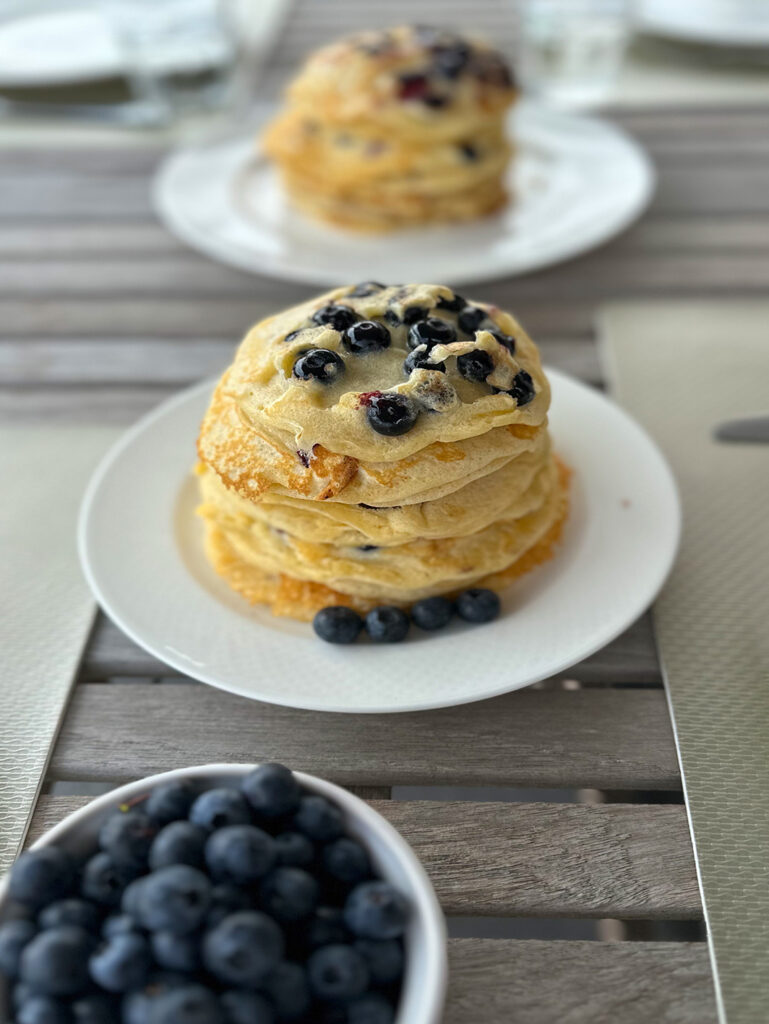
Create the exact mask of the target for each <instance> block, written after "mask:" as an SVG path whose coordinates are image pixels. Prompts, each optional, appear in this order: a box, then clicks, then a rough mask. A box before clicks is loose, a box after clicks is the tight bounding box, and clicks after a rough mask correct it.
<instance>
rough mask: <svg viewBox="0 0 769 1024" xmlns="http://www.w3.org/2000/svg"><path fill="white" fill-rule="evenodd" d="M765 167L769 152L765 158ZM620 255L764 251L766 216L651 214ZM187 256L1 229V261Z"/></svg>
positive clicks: (115, 234) (156, 247) (114, 226)
mask: <svg viewBox="0 0 769 1024" xmlns="http://www.w3.org/2000/svg"><path fill="white" fill-rule="evenodd" d="M767 161H768V162H769V153H768V154H767ZM621 244H622V247H623V250H624V249H627V250H630V249H632V250H634V251H635V250H638V251H642V252H647V251H654V252H658V251H660V250H665V251H666V252H667V253H669V254H670V253H672V252H674V251H677V250H696V251H698V252H703V253H704V252H726V251H729V250H740V249H742V250H751V251H752V250H760V251H765V250H766V249H767V248H769V216H767V215H758V214H753V215H752V216H751V215H748V214H736V215H734V216H728V215H726V216H721V217H714V216H709V215H707V214H705V215H703V213H702V211H696V215H690V216H680V215H678V216H675V217H665V218H662V217H658V216H657V217H655V216H654V214H653V212H652V213H651V214H650V215H648V216H646V217H644V218H643V219H642V220H641V221H639V222H638V223H637V224H636V225H634V226H633V227H632V228H631V229H630V230H629V231H628V232H627V233H626V234H625V235H624V236H623V239H622V243H621ZM184 254H189V250H188V249H187V248H186V246H185V245H184V243H183V242H181V241H179V240H177V239H175V238H174V236H173V235H171V234H170V233H169V232H168V231H167V230H166V229H165V228H164V227H163V226H162V225H161V224H155V223H149V222H141V223H138V224H137V223H134V222H133V221H98V222H96V223H92V224H87V223H86V224H84V223H82V222H81V221H79V220H73V221H72V222H64V223H59V222H55V223H52V224H51V223H48V224H45V225H35V224H24V225H14V224H6V225H5V226H4V227H3V230H2V232H0V257H9V256H11V257H13V258H14V259H16V260H20V259H24V260H29V261H32V260H38V259H51V258H52V257H56V256H66V257H67V258H69V259H71V260H79V259H83V258H86V259H87V258H92V257H94V256H105V257H107V258H109V259H111V260H121V259H125V258H126V257H130V256H135V255H142V256H153V257H157V256H158V255H162V256H182V255H184Z"/></svg>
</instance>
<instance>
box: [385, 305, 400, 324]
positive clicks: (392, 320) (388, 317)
mask: <svg viewBox="0 0 769 1024" xmlns="http://www.w3.org/2000/svg"><path fill="white" fill-rule="evenodd" d="M382 319H383V320H385V321H386V322H387V323H388V324H389V325H390V326H391V327H399V326H400V324H401V318H400V317H399V316H398V314H397V313H396V312H395V310H394V309H386V310H385V312H384V316H383V317H382Z"/></svg>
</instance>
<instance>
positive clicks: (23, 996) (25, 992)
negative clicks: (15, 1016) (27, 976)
mask: <svg viewBox="0 0 769 1024" xmlns="http://www.w3.org/2000/svg"><path fill="white" fill-rule="evenodd" d="M34 994H35V990H34V988H33V987H32V986H31V985H27V984H26V983H25V982H23V981H20V982H18V983H17V984H16V985H14V986H13V991H12V992H11V1004H12V1006H13V1008H14V1010H15V1009H16V1008H17V1007H19V1006H21V1004H22V1003H25V1002H26V1001H27V1000H28V999H31V998H32V996H33V995H34Z"/></svg>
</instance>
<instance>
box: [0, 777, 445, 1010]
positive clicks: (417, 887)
mask: <svg viewBox="0 0 769 1024" xmlns="http://www.w3.org/2000/svg"><path fill="white" fill-rule="evenodd" d="M260 763H264V762H254V763H250V764H249V763H245V762H232V763H217V764H203V765H190V766H189V767H185V768H173V769H171V770H169V771H165V772H158V773H156V774H154V775H147V776H144V777H143V778H141V779H137V780H135V781H133V782H127V783H125V784H123V785H120V786H116V787H115V788H114V789H111V790H109V791H108V792H106V793H102V794H100V795H98V796H96V797H94V798H93V799H92V800H89V801H88V803H87V804H84V805H83V806H82V807H79V808H77V809H76V810H74V811H72V812H71V813H70V814H68V815H67V816H66V817H65V818H63V819H62V820H61V821H59V822H57V823H56V824H55V825H53V826H51V828H49V829H47V830H46V831H45V832H44V833H43V834H42V835H41V836H40V837H39V838H38V839H36V840H35V842H34V843H32V844H31V845H30V846H29V849H31V850H34V849H38V848H40V847H44V846H50V845H53V844H54V843H56V842H57V841H58V840H60V839H61V838H62V837H64V836H66V835H70V834H71V833H72V832H73V831H76V830H77V829H78V828H79V827H80V826H82V825H84V824H85V823H86V822H87V821H89V820H90V819H92V818H95V817H98V816H99V815H100V814H101V813H103V812H104V811H105V810H107V809H108V808H109V807H114V806H115V804H116V802H117V803H120V802H122V801H126V800H130V799H131V798H132V797H135V796H138V795H140V794H142V793H144V792H146V791H147V790H148V789H152V788H154V787H156V786H158V785H161V784H163V783H165V782H170V781H172V780H175V779H185V778H196V779H197V780H205V779H206V777H208V778H209V779H210V780H211V781H214V782H216V781H219V780H221V781H223V780H224V779H225V778H226V777H228V776H229V778H231V779H237V778H242V777H243V776H245V775H247V774H248V773H249V772H250V771H253V769H254V768H257V767H258V766H259V764H260ZM292 771H293V774H294V775H295V776H296V778H297V779H298V780H299V781H300V782H301V784H302V786H303V787H304V788H306V789H308V790H310V791H311V792H314V793H317V794H319V795H321V796H325V797H327V798H328V799H329V800H331V801H332V802H333V803H335V804H337V805H338V806H340V807H341V809H342V811H343V813H344V814H345V815H349V816H350V817H355V818H357V819H358V820H360V821H361V822H363V823H365V824H366V825H367V826H368V827H369V829H370V830H371V831H372V832H373V833H375V834H376V836H377V838H378V839H379V840H380V841H381V842H382V843H383V844H384V845H386V846H388V847H389V848H390V850H391V851H394V852H395V854H396V857H397V859H398V860H399V861H400V864H401V866H402V867H403V869H404V871H405V873H406V875H407V876H408V877H409V880H410V882H411V887H412V892H411V893H410V899H411V901H412V906H413V909H414V913H415V916H416V917H417V918H418V919H419V921H420V925H421V932H420V936H419V940H420V945H421V947H422V950H423V954H424V957H425V959H426V961H427V963H428V964H429V967H430V969H429V971H428V972H427V973H426V975H422V976H420V977H419V978H418V979H417V983H416V984H411V985H410V986H409V987H408V989H405V988H404V994H405V995H406V999H404V998H403V997H402V999H401V1004H400V1006H399V1009H398V1015H397V1017H396V1020H395V1024H440V1021H441V1019H442V1013H443V1007H444V1003H445V998H446V988H447V984H448V952H447V931H446V922H445V919H444V916H443V912H442V910H441V908H440V904H439V903H438V898H437V896H436V895H435V890H434V889H433V886H432V882H431V881H430V879H429V877H428V875H427V872H426V871H425V869H424V867H423V865H422V862H421V861H420V860H419V858H418V857H417V855H416V854H415V853H414V851H413V850H412V848H411V847H410V846H409V844H408V843H407V842H406V840H405V839H404V838H403V836H402V835H401V834H400V832H398V830H397V829H396V828H395V827H394V826H393V825H391V824H390V822H389V821H387V819H386V818H384V817H383V816H382V815H381V814H379V812H378V811H376V810H374V808H373V807H371V806H369V804H367V803H366V802H365V801H364V800H362V799H361V798H360V797H358V796H356V795H355V794H354V793H351V792H350V791H349V790H347V789H345V788H344V787H342V786H338V785H337V784H336V783H334V782H329V781H328V780H327V779H322V778H319V777H318V776H316V775H310V774H309V773H307V772H301V771H294V770H293V769H292ZM9 874H10V869H9V871H8V872H6V874H5V875H4V877H2V878H0V914H2V910H3V907H4V905H5V903H6V902H7V899H8V878H9ZM407 956H408V954H407Z"/></svg>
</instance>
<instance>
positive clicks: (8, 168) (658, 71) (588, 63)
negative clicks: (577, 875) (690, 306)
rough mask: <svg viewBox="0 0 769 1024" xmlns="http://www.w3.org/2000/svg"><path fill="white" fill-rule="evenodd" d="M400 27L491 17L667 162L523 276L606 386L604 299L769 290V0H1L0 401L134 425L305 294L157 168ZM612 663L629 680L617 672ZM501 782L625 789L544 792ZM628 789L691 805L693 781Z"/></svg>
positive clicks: (691, 930) (575, 925) (557, 347)
mask: <svg viewBox="0 0 769 1024" xmlns="http://www.w3.org/2000/svg"><path fill="white" fill-rule="evenodd" d="M404 22H407V23H413V22H425V23H436V24H440V25H446V26H449V27H456V28H461V29H469V30H471V31H478V32H480V33H482V34H485V35H486V36H488V37H490V38H491V39H492V40H493V41H494V42H495V43H496V45H497V46H498V47H499V48H500V49H501V50H503V51H504V52H505V53H506V54H507V55H508V56H509V57H510V59H511V62H512V64H513V67H514V68H515V70H516V75H517V77H518V79H519V81H520V83H521V86H522V89H523V92H524V94H526V95H529V96H531V97H533V98H535V99H536V100H537V101H538V102H540V103H542V104H545V105H549V106H553V107H558V108H563V109H568V110H576V111H588V112H596V111H598V112H600V113H601V115H602V116H605V117H607V118H609V119H611V120H613V121H616V122H617V123H619V124H621V125H622V127H623V128H624V129H625V130H626V131H628V132H629V133H630V134H632V135H634V136H635V137H636V138H637V139H638V140H639V141H640V142H641V144H642V145H643V146H644V147H645V148H646V149H648V150H649V151H650V153H651V156H652V158H653V160H654V161H655V163H656V164H657V165H658V170H659V173H660V186H659V191H658V196H657V199H656V200H655V204H654V205H653V206H652V208H651V210H650V212H649V215H648V217H647V218H646V220H645V222H643V223H641V224H639V225H637V226H636V228H634V229H633V230H632V231H631V232H629V233H627V234H625V235H624V236H623V237H622V238H620V239H618V240H617V241H616V242H615V243H612V245H611V246H607V247H604V248H603V249H602V250H599V251H598V252H596V253H593V254H591V255H590V256H588V257H584V258H583V259H581V260H580V261H571V262H570V263H567V264H565V265H564V266H563V267H560V268H556V269H555V270H552V269H549V270H546V271H541V272H538V273H537V274H533V275H529V276H527V277H526V278H522V279H516V281H515V282H514V283H512V284H511V285H510V287H508V288H507V291H506V296H507V298H509V304H510V306H511V308H514V309H515V311H516V313H518V314H519V315H520V316H521V319H522V320H523V321H524V322H525V323H526V324H527V325H528V326H529V329H530V330H531V332H532V334H533V335H534V336H535V338H536V339H537V340H538V341H539V342H540V343H541V348H542V351H543V353H544V356H545V358H546V360H548V361H552V362H554V363H556V364H558V365H560V366H561V367H562V368H564V369H566V370H567V371H569V372H572V373H574V374H576V375H578V376H580V377H581V378H582V379H585V380H588V381H589V382H591V383H600V381H601V377H602V375H601V371H600V369H599V365H598V359H597V356H596V352H595V348H594V345H593V317H594V314H595V310H596V308H597V305H598V303H599V302H603V301H606V300H609V301H612V300H615V299H617V298H628V297H629V298H638V297H639V296H641V297H645V296H649V295H653V296H660V295H662V296H666V295H670V294H672V293H674V292H675V294H676V295H677V296H683V297H691V296H693V295H695V296H698V295H704V296H709V295H711V294H714V293H715V294H720V295H727V294H728V295H734V294H738V295H739V296H751V295H753V296H757V295H760V294H761V293H762V292H763V293H764V294H765V282H764V279H763V278H764V277H765V270H764V271H763V272H762V271H761V270H760V266H761V264H762V263H763V266H764V267H766V265H767V264H766V259H765V258H766V237H767V234H766V224H767V216H769V209H767V189H766V182H767V178H766V174H765V170H764V168H765V154H766V152H767V149H766V146H767V145H768V144H769V142H768V141H767V140H769V130H767V125H766V119H765V117H763V119H762V113H765V112H766V109H767V107H768V106H769V2H764V0H472V2H470V0H441V2H429V0H389V2H387V3H376V2H373V0H101V2H91V3H87V2H85V0H79V2H78V0H72V2H67V0H57V2H44V0H0V150H3V151H4V152H5V158H4V162H3V163H2V170H1V171H0V216H1V217H2V231H1V232H0V260H1V261H2V265H3V268H4V271H3V275H2V276H3V280H2V281H0V307H2V310H3V317H2V319H3V323H4V325H5V326H4V328H3V330H2V336H1V337H0V403H1V404H2V416H3V418H4V419H5V420H6V421H12V422H14V424H16V423H18V422H24V421H25V419H26V420H28V421H29V422H36V421H38V420H43V421H45V422H46V423H50V422H56V421H57V419H61V420H62V421H70V420H71V421H77V422H80V421H81V420H83V419H85V420H91V421H93V422H98V423H118V424H120V425H123V424H127V423H129V422H131V421H132V420H133V419H135V418H136V416H138V415H139V414H141V413H142V412H144V411H146V410H147V409H149V408H151V407H152V406H154V405H155V404H156V403H157V402H158V401H159V400H160V399H162V398H163V397H165V396H166V395H167V394H170V393H171V392H172V391H173V390H175V389H177V388H179V387H180V386H183V385H184V384H187V383H190V382H191V381H193V380H197V379H200V378H201V377H203V376H206V375H208V374H211V373H214V372H218V371H219V370H220V368H221V366H222V365H224V363H225V362H226V360H227V358H228V356H229V352H230V351H231V347H232V345H233V344H234V342H235V341H237V340H238V339H239V337H240V336H241V335H242V333H243V331H244V329H245V328H246V326H248V325H249V324H250V323H252V322H254V321H255V320H256V319H258V317H259V316H262V315H264V314H265V313H266V312H268V311H272V310H274V309H275V308H277V307H279V306H281V305H283V304H287V303H288V302H289V301H297V299H298V298H299V295H298V294H297V290H296V288H295V287H289V286H288V285H287V284H286V283H285V282H276V281H272V280H268V279H265V278H260V277H258V276H254V277H246V276H245V275H243V274H242V273H240V272H238V271H234V270H231V269H229V268H223V267H220V266H217V265H216V264H214V263H213V262H212V261H210V260H208V259H205V258H201V257H199V256H198V255H197V254H191V253H189V252H188V251H187V250H186V249H185V247H184V246H182V244H181V243H179V242H178V241H177V240H175V239H173V238H172V237H171V236H170V235H169V234H168V233H167V232H165V231H162V230H161V229H160V227H159V225H158V223H157V219H156V217H155V215H154V213H153V210H152V206H151V203H150V199H149V195H150V188H151V173H152V171H153V170H154V168H155V167H156V166H157V163H158V162H159V160H160V159H161V157H162V155H163V154H164V153H165V152H166V151H167V150H168V149H169V148H172V147H174V146H176V145H178V144H180V143H182V142H186V141H188V140H191V139H198V138H201V137H207V136H211V135H216V134H217V133H224V134H228V133H231V134H238V135H244V134H246V135H247V134H248V132H249V131H251V130H252V128H253V126H255V125H257V124H258V123H260V122H262V121H263V120H264V119H265V118H266V117H267V116H268V115H269V113H270V112H271V111H273V110H274V108H275V103H276V101H277V98H278V96H279V94H280V91H281V89H282V87H283V86H284V85H285V83H286V81H287V80H288V79H289V78H290V77H291V75H292V74H293V73H294V72H295V71H296V68H297V65H298V63H299V62H300V61H301V59H302V58H303V57H304V56H305V55H306V54H307V53H308V52H309V51H311V50H313V49H315V48H316V47H317V46H319V45H321V44H323V43H325V42H327V41H329V40H331V39H334V38H336V37H337V36H339V35H341V34H344V33H346V32H349V31H353V30H356V29H360V28H371V27H378V26H386V25H394V24H399V23H404ZM690 128H691V131H690V130H689V129H690ZM757 131H758V133H759V134H757ZM760 132H763V134H760ZM722 157H724V158H726V157H729V160H730V162H729V163H728V166H727V164H726V162H724V163H723V164H721V163H720V162H719V161H720V160H721V158H722ZM762 158H763V160H764V162H761V159H762ZM750 161H752V163H751V162H750ZM712 168H715V169H714V170H712ZM711 170H712V173H711ZM697 175H699V176H697ZM692 182H695V185H694V186H692V185H691V183H692ZM673 256H675V260H674V259H673ZM762 273H763V276H762ZM362 276H365V272H363V274H362ZM313 290H315V289H310V288H307V289H305V291H306V294H311V292H312V291H313ZM498 292H499V286H498V284H495V285H493V286H492V285H488V286H481V287H477V288H475V289H474V291H473V294H474V295H476V296H477V297H478V298H479V299H488V300H491V299H492V296H495V295H496V294H498ZM553 296H557V301H554V299H553ZM507 298H506V300H505V301H507ZM495 301H502V300H501V299H499V300H495ZM54 336H55V337H54ZM100 628H102V630H105V629H108V627H106V626H105V627H100ZM111 635H112V634H109V633H105V632H102V633H99V632H98V629H97V633H96V636H95V646H93V647H92V648H91V654H90V656H89V657H90V659H91V660H90V662H89V661H88V659H86V671H90V672H91V676H87V678H101V677H102V676H104V675H105V674H110V675H111V676H118V677H121V678H122V676H123V675H125V676H127V677H130V676H131V674H132V673H133V674H136V668H135V665H134V664H133V662H131V660H130V658H128V659H127V660H125V662H124V663H123V662H121V663H120V664H118V665H117V668H116V667H115V664H116V663H115V661H114V658H113V659H112V660H111V661H110V662H109V666H110V667H109V672H107V670H106V669H105V668H104V665H103V664H101V663H100V662H99V657H100V656H101V657H102V659H103V661H104V662H105V664H106V661H107V660H108V659H106V655H105V651H106V650H107V647H106V646H105V643H106V641H104V642H102V641H101V640H100V637H102V638H103V637H107V640H109V637H110V636H111ZM100 642H102V647H100V646H99V644H100ZM121 650H122V649H121ZM94 652H95V653H94ZM132 656H133V655H132ZM89 665H90V668H89ZM150 668H151V670H152V671H153V672H154V671H156V666H154V665H152V666H150ZM148 671H150V670H149V669H148ZM606 674H611V675H612V678H613V679H616V678H617V677H618V674H617V668H616V666H615V665H609V666H608V668H606ZM153 678H154V677H153ZM561 682H563V685H565V686H568V685H572V684H573V685H574V686H578V685H580V684H579V683H576V682H574V681H571V680H565V681H561ZM652 682H653V683H654V685H659V680H658V676H657V670H656V669H654V668H649V679H646V680H645V681H644V680H641V681H639V680H638V678H637V677H635V676H634V677H633V680H632V681H631V682H628V684H627V685H634V686H642V685H647V684H649V685H651V683H652ZM618 685H624V684H623V682H622V679H621V678H620V680H619V683H618ZM65 785H66V784H65ZM77 791H78V792H84V790H83V784H82V783H81V784H80V788H79V789H78V790H77ZM393 795H394V796H395V797H396V798H397V797H398V796H406V795H407V796H410V797H415V796H416V797H418V796H420V795H421V794H420V793H419V792H418V791H409V792H408V793H406V792H399V791H397V790H396V791H395V792H394V793H393ZM430 795H431V796H432V797H433V798H435V796H436V793H435V791H434V790H431V792H430ZM442 795H443V796H449V797H453V798H459V797H461V796H462V794H461V793H458V791H456V790H452V791H451V792H449V793H445V794H442ZM481 796H483V794H482V793H479V792H478V791H473V798H474V799H479V798H481ZM485 796H486V798H493V799H508V800H511V799H514V800H526V799H536V800H538V801H547V800H553V801H556V802H564V801H611V800H612V799H613V798H614V797H613V794H611V793H607V792H602V793H600V794H599V793H595V792H586V791H579V790H573V791H568V792H562V791H552V792H551V791H548V790H543V789H539V790H536V791H532V792H531V793H529V792H528V791H521V790H515V791H512V790H504V791H499V790H488V791H487V792H486V793H485ZM635 797H636V799H638V800H639V801H641V802H648V803H652V802H658V803H659V802H666V801H670V802H676V801H678V802H680V801H681V799H682V798H681V794H680V793H678V792H671V793H666V792H656V793H644V792H641V793H637V794H635ZM622 800H623V801H625V802H627V801H628V800H629V796H628V794H627V793H624V794H623V795H622ZM452 929H453V933H454V934H465V933H467V932H468V931H470V932H472V933H473V934H479V929H481V931H483V929H486V932H487V933H488V934H507V935H518V934H526V935H529V936H531V935H534V936H541V937H574V936H579V937H587V938H592V937H597V936H598V935H599V934H600V935H601V937H607V936H610V935H611V934H615V935H617V934H621V936H622V937H628V938H633V937H644V938H670V937H675V938H689V937H701V935H702V926H701V925H700V924H699V923H698V922H684V921H682V922H677V923H676V922H674V921H673V922H656V923H644V922H635V923H634V922H625V923H623V924H620V923H618V922H598V923H595V922H592V921H574V922H570V921H557V922H548V921H547V920H540V921H536V920H526V921H521V920H519V921H509V922H506V921H498V920H494V921H489V922H487V923H485V924H483V925H481V924H479V923H478V922H475V923H473V922H469V923H468V922H462V921H461V920H457V921H454V922H452ZM463 929H464V930H463ZM613 930H614V931H613Z"/></svg>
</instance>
